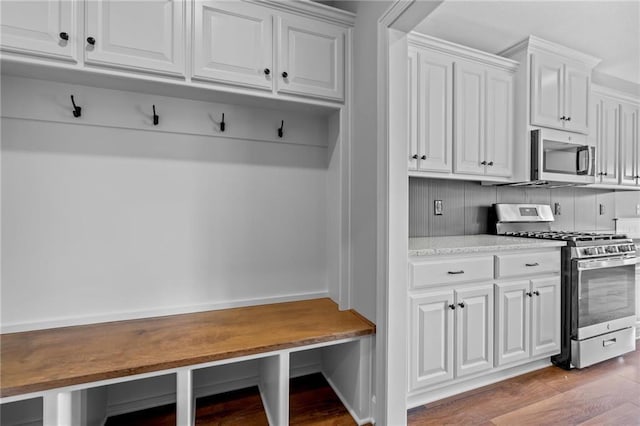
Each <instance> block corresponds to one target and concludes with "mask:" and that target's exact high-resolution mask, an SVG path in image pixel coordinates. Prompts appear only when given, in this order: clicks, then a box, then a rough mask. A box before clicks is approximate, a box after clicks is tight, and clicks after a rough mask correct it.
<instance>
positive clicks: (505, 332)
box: [495, 277, 560, 365]
mask: <svg viewBox="0 0 640 426" xmlns="http://www.w3.org/2000/svg"><path fill="white" fill-rule="evenodd" d="M495 298H496V328H495V331H496V350H495V354H496V356H495V362H496V365H505V364H509V363H512V362H516V361H521V360H526V359H528V358H530V357H533V356H539V355H544V354H549V355H552V354H554V353H557V352H558V351H559V350H560V277H552V278H543V279H535V280H521V281H513V282H505V283H497V284H496V288H495Z"/></svg>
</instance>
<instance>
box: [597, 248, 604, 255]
mask: <svg viewBox="0 0 640 426" xmlns="http://www.w3.org/2000/svg"><path fill="white" fill-rule="evenodd" d="M597 253H598V254H605V253H606V252H605V251H604V247H598V252H597Z"/></svg>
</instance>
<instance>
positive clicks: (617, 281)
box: [571, 257, 636, 340]
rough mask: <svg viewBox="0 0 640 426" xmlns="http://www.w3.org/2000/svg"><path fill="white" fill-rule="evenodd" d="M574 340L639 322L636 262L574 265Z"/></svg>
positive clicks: (615, 260)
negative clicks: (637, 320) (637, 313)
mask: <svg viewBox="0 0 640 426" xmlns="http://www.w3.org/2000/svg"><path fill="white" fill-rule="evenodd" d="M572 263H573V264H572V267H573V270H572V276H573V280H572V281H573V282H572V299H573V300H572V315H571V316H572V318H571V320H572V321H571V324H572V327H571V328H572V330H571V335H572V338H574V339H576V338H577V339H578V340H582V339H586V338H589V337H593V336H598V335H600V334H604V333H607V332H610V331H614V330H619V329H622V328H625V327H630V326H633V325H634V324H635V321H636V258H635V257H617V258H602V259H593V260H574V261H573V262H572Z"/></svg>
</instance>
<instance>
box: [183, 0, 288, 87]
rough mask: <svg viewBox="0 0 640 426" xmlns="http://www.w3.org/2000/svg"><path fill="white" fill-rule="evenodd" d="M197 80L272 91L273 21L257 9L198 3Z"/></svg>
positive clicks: (228, 3)
mask: <svg viewBox="0 0 640 426" xmlns="http://www.w3.org/2000/svg"><path fill="white" fill-rule="evenodd" d="M193 17H194V21H193V71H192V73H193V77H194V78H196V79H204V80H211V81H216V82H221V83H225V84H235V85H240V86H245V87H252V88H260V89H266V90H271V89H272V87H273V83H272V81H273V80H272V79H273V76H274V73H275V70H274V69H273V17H272V14H271V12H270V11H269V10H268V9H266V8H262V7H260V6H257V5H253V4H249V3H245V2H231V1H216V0H208V1H197V2H195V3H194V11H193Z"/></svg>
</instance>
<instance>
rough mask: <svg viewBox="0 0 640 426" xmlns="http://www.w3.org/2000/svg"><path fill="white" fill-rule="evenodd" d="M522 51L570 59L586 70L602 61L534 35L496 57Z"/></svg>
mask: <svg viewBox="0 0 640 426" xmlns="http://www.w3.org/2000/svg"><path fill="white" fill-rule="evenodd" d="M524 49H528V50H530V51H543V52H546V53H551V54H554V55H559V56H562V57H565V58H568V59H572V60H574V61H578V62H581V63H583V64H584V65H586V66H587V67H588V68H595V66H596V65H598V64H599V63H600V62H601V61H602V59H600V58H596V57H595V56H591V55H587V54H586V53H582V52H580V51H578V50H574V49H571V48H569V47H566V46H563V45H561V44H558V43H554V42H552V41H548V40H544V39H542V38H540V37H536V36H534V35H530V36H529V37H527V38H526V39H524V40H522V41H521V42H519V43H517V44H515V45H513V46H511V47H509V48H507V49H505V50H503V51H502V52H500V53H498V55H500V56H507V57H510V56H512V55H513V54H515V53H516V52H519V51H521V50H524Z"/></svg>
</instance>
